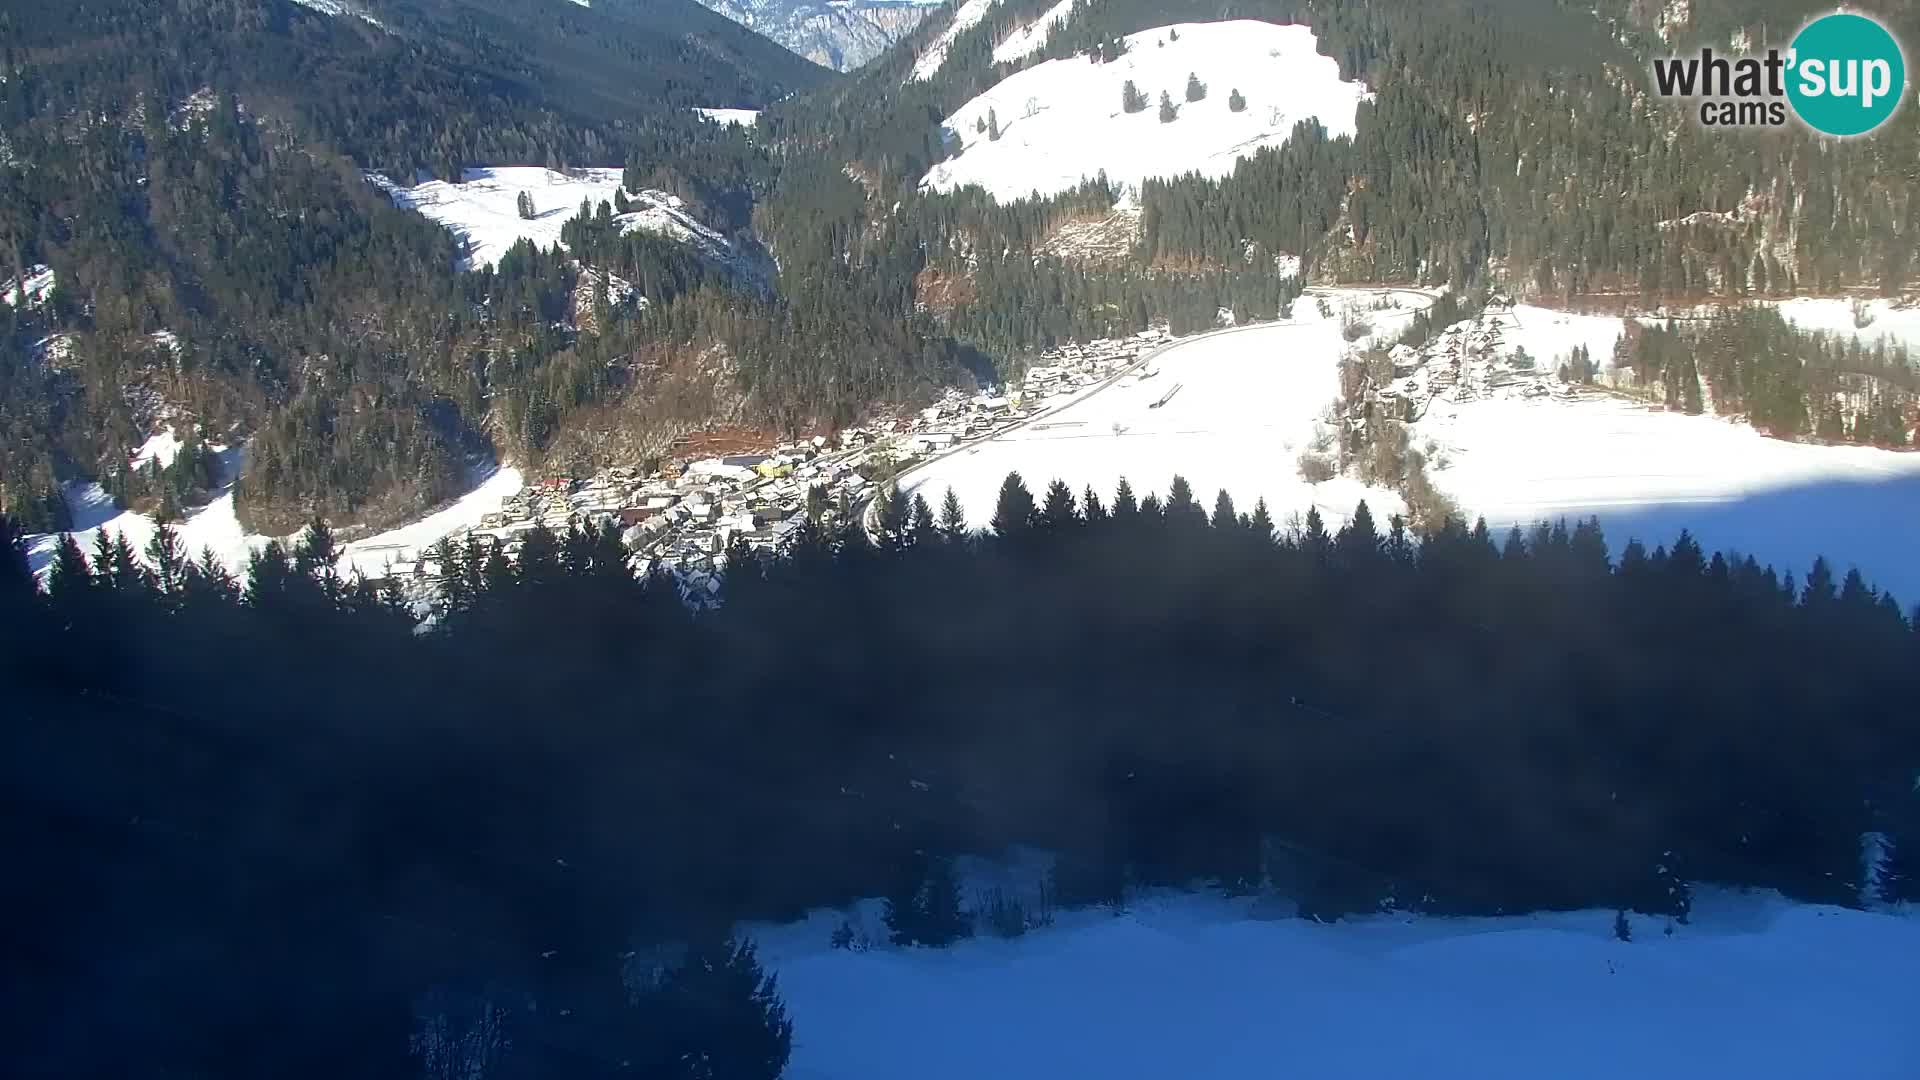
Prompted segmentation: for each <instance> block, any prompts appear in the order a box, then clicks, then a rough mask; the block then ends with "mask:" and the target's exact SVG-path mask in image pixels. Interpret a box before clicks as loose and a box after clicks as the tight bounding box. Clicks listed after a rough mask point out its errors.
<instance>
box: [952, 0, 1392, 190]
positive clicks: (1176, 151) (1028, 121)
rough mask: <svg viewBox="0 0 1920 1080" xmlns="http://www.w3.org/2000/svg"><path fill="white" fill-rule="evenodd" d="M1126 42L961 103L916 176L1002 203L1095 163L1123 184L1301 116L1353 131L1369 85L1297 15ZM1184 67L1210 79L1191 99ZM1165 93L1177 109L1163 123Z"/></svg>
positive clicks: (1211, 164) (1067, 183)
mask: <svg viewBox="0 0 1920 1080" xmlns="http://www.w3.org/2000/svg"><path fill="white" fill-rule="evenodd" d="M976 2H978V0H976ZM962 10H963V12H964V10H965V9H962ZM956 21H957V19H956ZM1125 40H1126V42H1127V45H1128V50H1127V53H1126V54H1125V55H1124V56H1121V57H1120V58H1118V59H1116V60H1113V61H1111V62H1108V63H1105V64H1100V63H1095V62H1094V61H1093V60H1092V59H1089V58H1087V57H1085V56H1076V57H1072V58H1070V59H1062V60H1049V61H1046V62H1045V63H1042V64H1036V65H1034V66H1033V67H1031V68H1028V69H1026V70H1025V71H1021V72H1017V73H1015V74H1014V75H1011V76H1009V77H1008V78H1006V79H1004V80H1002V81H1001V82H1000V83H999V84H998V85H996V86H994V87H993V88H992V89H991V90H988V91H987V92H986V93H983V94H981V95H980V96H978V97H976V98H974V99H973V100H971V101H969V102H967V103H966V104H965V105H963V106H961V107H960V109H959V110H958V111H956V112H955V113H954V114H953V115H952V116H949V117H947V118H946V120H945V121H944V122H943V123H942V124H941V132H942V135H943V137H944V138H945V139H946V140H947V144H948V147H949V149H951V150H954V151H956V156H954V157H952V158H950V159H949V160H947V161H944V162H942V163H940V164H939V165H936V166H934V168H933V169H932V170H931V171H930V172H929V173H928V174H927V176H926V178H925V179H924V180H922V182H921V187H922V188H924V189H927V190H932V191H951V190H953V189H955V188H959V187H964V186H966V185H968V184H978V185H979V186H981V187H983V188H985V189H986V190H987V191H988V192H989V193H990V194H992V195H993V197H994V198H996V199H999V200H1001V201H1003V202H1004V201H1008V200H1012V199H1018V198H1021V197H1024V196H1027V195H1030V194H1032V193H1034V192H1036V191H1037V192H1039V193H1040V194H1042V195H1048V194H1053V193H1055V192H1059V191H1064V190H1067V189H1068V188H1071V187H1074V186H1075V185H1077V184H1079V183H1080V181H1081V180H1082V179H1084V178H1087V177H1092V176H1094V175H1095V174H1097V173H1100V172H1103V171H1104V172H1105V173H1106V174H1107V176H1108V178H1109V179H1111V180H1115V181H1121V182H1125V183H1128V184H1137V183H1139V181H1140V180H1141V179H1142V178H1144V177H1149V176H1173V175H1178V174H1180V173H1186V172H1200V173H1204V174H1207V175H1210V176H1224V175H1225V174H1227V173H1229V172H1231V171H1232V170H1233V165H1234V162H1235V161H1237V160H1239V159H1240V158H1242V157H1246V156H1248V155H1251V154H1252V153H1253V152H1254V151H1255V150H1258V149H1259V148H1260V147H1262V146H1278V145H1280V144H1281V143H1284V142H1285V141H1286V140H1287V138H1288V136H1289V135H1290V134H1291V133H1292V131H1293V127H1294V125H1295V124H1296V123H1297V122H1299V121H1301V120H1305V119H1309V118H1312V119H1317V120H1319V121H1320V123H1321V124H1322V125H1323V126H1324V127H1326V129H1327V130H1328V131H1329V132H1330V133H1332V134H1335V135H1340V134H1349V133H1351V132H1352V131H1353V129H1354V118H1355V112H1356V110H1357V109H1358V107H1359V104H1360V102H1361V101H1362V100H1364V99H1365V98H1366V97H1367V88H1366V87H1365V86H1363V85H1361V84H1359V83H1354V82H1346V81H1343V80H1342V79H1341V78H1340V69H1339V65H1338V64H1336V63H1335V62H1334V61H1333V60H1332V59H1331V58H1330V57H1325V56H1321V55H1320V54H1319V53H1318V52H1317V51H1316V46H1315V41H1314V36H1313V31H1311V30H1309V29H1308V28H1306V27H1304V26H1279V25H1275V24H1273V23H1266V22H1255V21H1251V20H1235V21H1230V22H1218V23H1182V24H1179V25H1176V26H1165V27H1160V28H1158V29H1154V30H1145V31H1142V32H1140V33H1138V34H1132V35H1129V36H1128V37H1127V38H1126V39H1125ZM1036 47H1037V46H1036ZM923 59H924V58H923ZM1190 75H1193V76H1197V77H1198V78H1199V79H1200V80H1201V81H1202V82H1203V83H1204V84H1205V90H1206V96H1205V97H1204V98H1202V99H1201V100H1199V101H1192V102H1189V101H1187V100H1186V99H1185V94H1186V88H1187V80H1188V77H1189V76H1190ZM1129 82H1131V83H1132V84H1133V85H1134V86H1135V87H1136V88H1137V89H1138V90H1139V91H1140V93H1141V94H1142V95H1144V97H1145V101H1146V107H1145V108H1142V109H1140V110H1139V111H1138V112H1132V113H1129V112H1126V111H1124V109H1123V107H1122V91H1123V88H1124V87H1125V85H1126V84H1127V83H1129ZM1236 90H1237V91H1239V93H1240V94H1241V95H1242V96H1243V97H1244V98H1245V107H1244V108H1242V109H1240V110H1239V111H1235V110H1234V109H1233V108H1232V107H1231V105H1230V101H1229V98H1230V97H1231V95H1232V93H1233V92H1234V91H1236ZM1163 92H1164V93H1166V94H1168V95H1170V97H1171V100H1172V103H1173V105H1174V108H1175V113H1176V116H1175V118H1174V119H1173V120H1172V121H1171V122H1167V123H1162V122H1161V119H1160V110H1159V102H1160V95H1161V94H1162V93H1163ZM996 123H997V128H998V138H996V137H995V134H994V125H995V124H996ZM1275 197H1276V198H1281V197H1284V193H1280V192H1276V193H1275Z"/></svg>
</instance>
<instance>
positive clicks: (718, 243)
mask: <svg viewBox="0 0 1920 1080" xmlns="http://www.w3.org/2000/svg"><path fill="white" fill-rule="evenodd" d="M621 179H622V171H621V170H619V169H574V170H570V171H568V172H564V173H562V172H555V171H553V170H552V169H542V168H536V167H531V166H508V167H499V168H487V169H468V170H466V171H465V173H464V174H463V175H462V177H461V181H460V183H458V184H450V183H447V182H446V181H444V180H429V181H427V182H426V183H423V184H416V185H415V186H413V187H410V188H409V187H401V186H400V185H398V184H396V183H394V182H393V181H392V180H389V179H387V178H386V177H385V176H382V175H380V174H378V173H368V174H367V180H368V181H369V182H370V183H372V184H373V185H374V186H376V187H378V188H380V189H381V190H382V191H384V192H386V193H387V195H388V197H390V198H391V199H393V204H394V205H395V206H398V207H401V208H402V209H407V210H417V211H419V212H420V213H421V214H424V215H425V216H426V217H428V218H429V219H431V220H433V221H437V222H439V223H440V224H442V225H445V226H446V227H447V228H448V229H450V230H451V231H452V232H453V233H454V235H455V236H458V237H459V238H460V239H461V240H463V241H464V242H465V243H466V245H467V258H466V262H465V264H464V267H465V268H466V269H478V268H480V267H486V266H493V265H496V264H497V263H499V261H500V257H501V256H502V255H505V254H506V253H507V251H508V250H509V249H510V248H512V247H513V245H514V244H516V243H519V242H520V241H521V240H531V241H532V242H533V243H534V245H535V246H537V247H539V248H541V249H543V250H544V249H547V248H552V247H565V246H566V245H564V244H562V243H561V241H560V230H561V228H562V227H563V226H565V225H566V223H567V222H568V221H569V220H571V219H572V218H573V216H574V215H575V214H577V213H579V212H580V202H581V200H582V199H585V200H586V201H587V203H588V204H589V205H591V206H595V207H597V206H599V205H600V204H601V203H603V202H608V203H610V202H612V201H613V197H614V193H615V192H618V191H620V190H621V187H620V184H621ZM521 192H526V193H527V195H528V196H529V197H530V198H531V199H532V200H533V217H531V218H523V217H521V216H520V208H519V198H520V193H521ZM626 194H627V196H628V197H629V199H630V200H631V201H632V202H633V203H634V204H635V209H634V211H633V212H631V213H628V214H623V215H621V216H620V217H619V218H618V219H617V220H618V221H619V222H620V224H621V227H622V228H623V229H625V230H628V231H631V230H634V229H644V230H646V231H649V232H655V233H659V234H661V235H663V236H667V237H670V238H672V239H674V240H678V241H681V242H682V243H687V244H691V245H693V246H695V247H697V248H699V249H700V250H701V252H702V253H703V254H706V255H708V256H710V257H712V258H715V259H722V260H725V259H729V258H730V257H731V256H732V246H731V245H730V244H728V243H727V240H726V238H725V237H723V236H721V235H720V234H719V233H718V232H716V231H714V230H713V229H711V228H709V227H707V226H706V225H705V224H703V223H702V222H700V221H699V220H698V219H696V218H695V217H694V216H693V215H692V214H689V213H687V211H686V209H685V204H684V203H683V202H682V201H681V200H680V198H679V197H678V196H674V195H669V194H667V193H666V192H663V191H642V192H637V193H636V192H627V193H626Z"/></svg>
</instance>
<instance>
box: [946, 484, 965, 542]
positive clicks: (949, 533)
mask: <svg viewBox="0 0 1920 1080" xmlns="http://www.w3.org/2000/svg"><path fill="white" fill-rule="evenodd" d="M940 535H941V537H942V538H944V539H945V540H946V542H947V543H949V544H958V543H959V542H960V541H962V540H964V539H966V536H967V515H966V511H964V510H962V509H961V507H960V497H959V496H958V495H955V494H954V493H953V489H952V488H948V489H947V494H946V497H945V498H943V499H941V500H940Z"/></svg>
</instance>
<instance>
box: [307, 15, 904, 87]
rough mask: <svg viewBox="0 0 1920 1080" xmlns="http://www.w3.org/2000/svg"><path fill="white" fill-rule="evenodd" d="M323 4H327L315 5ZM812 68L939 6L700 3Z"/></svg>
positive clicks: (873, 51)
mask: <svg viewBox="0 0 1920 1080" xmlns="http://www.w3.org/2000/svg"><path fill="white" fill-rule="evenodd" d="M317 2H322V3H324V2H327V0H317ZM700 3H702V4H705V5H706V6H707V7H708V8H711V9H712V10H713V11H715V12H717V13H719V14H721V15H724V16H726V17H727V18H729V19H732V20H733V21H734V22H737V23H739V24H740V25H742V26H745V27H749V28H751V29H753V30H755V31H757V32H759V33H760V34H762V35H764V36H766V37H768V38H770V39H772V40H773V41H776V42H778V43H780V44H781V45H784V46H786V47H787V48H788V49H790V50H792V51H793V52H796V53H798V54H800V55H801V56H804V57H806V58H807V59H809V60H811V61H813V62H814V63H816V64H820V65H822V66H824V67H830V68H833V69H834V70H836V71H852V70H853V69H854V68H857V67H859V66H861V65H862V64H865V63H866V62H867V61H869V60H872V59H873V58H874V57H876V56H879V55H880V54H881V53H882V52H885V51H886V49H887V46H889V45H892V44H893V43H894V42H896V41H898V40H900V39H901V38H902V37H905V36H906V35H907V33H908V32H909V31H911V30H912V29H913V28H914V27H916V26H918V25H920V22H921V20H922V19H925V18H926V17H927V15H928V13H929V12H932V11H934V10H936V9H937V8H938V7H939V6H940V5H939V3H937V2H935V3H923V2H915V0H827V2H819V3H816V2H812V0H700Z"/></svg>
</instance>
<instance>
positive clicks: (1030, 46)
mask: <svg viewBox="0 0 1920 1080" xmlns="http://www.w3.org/2000/svg"><path fill="white" fill-rule="evenodd" d="M1077 2H1078V0H1060V2H1059V3H1057V4H1055V5H1053V6H1052V7H1050V8H1048V9H1047V10H1046V11H1044V12H1042V13H1041V14H1040V17H1039V18H1037V19H1035V20H1033V21H1032V22H1030V23H1028V24H1027V25H1025V26H1023V27H1021V28H1020V29H1018V30H1015V31H1014V32H1013V33H1012V34H1011V35H1010V36H1008V38H1007V40H1005V41H1003V42H1001V43H1000V44H999V45H996V46H994V49H993V62H994V63H996V64H1011V63H1013V62H1014V61H1015V60H1020V59H1023V58H1025V57H1029V56H1032V55H1033V54H1034V53H1036V52H1039V51H1040V50H1041V49H1043V48H1046V45H1047V41H1048V39H1049V38H1051V37H1053V28H1054V27H1055V26H1057V25H1059V24H1060V23H1063V22H1066V21H1067V16H1069V15H1071V14H1073V6H1074V4H1075V3H1077Z"/></svg>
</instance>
